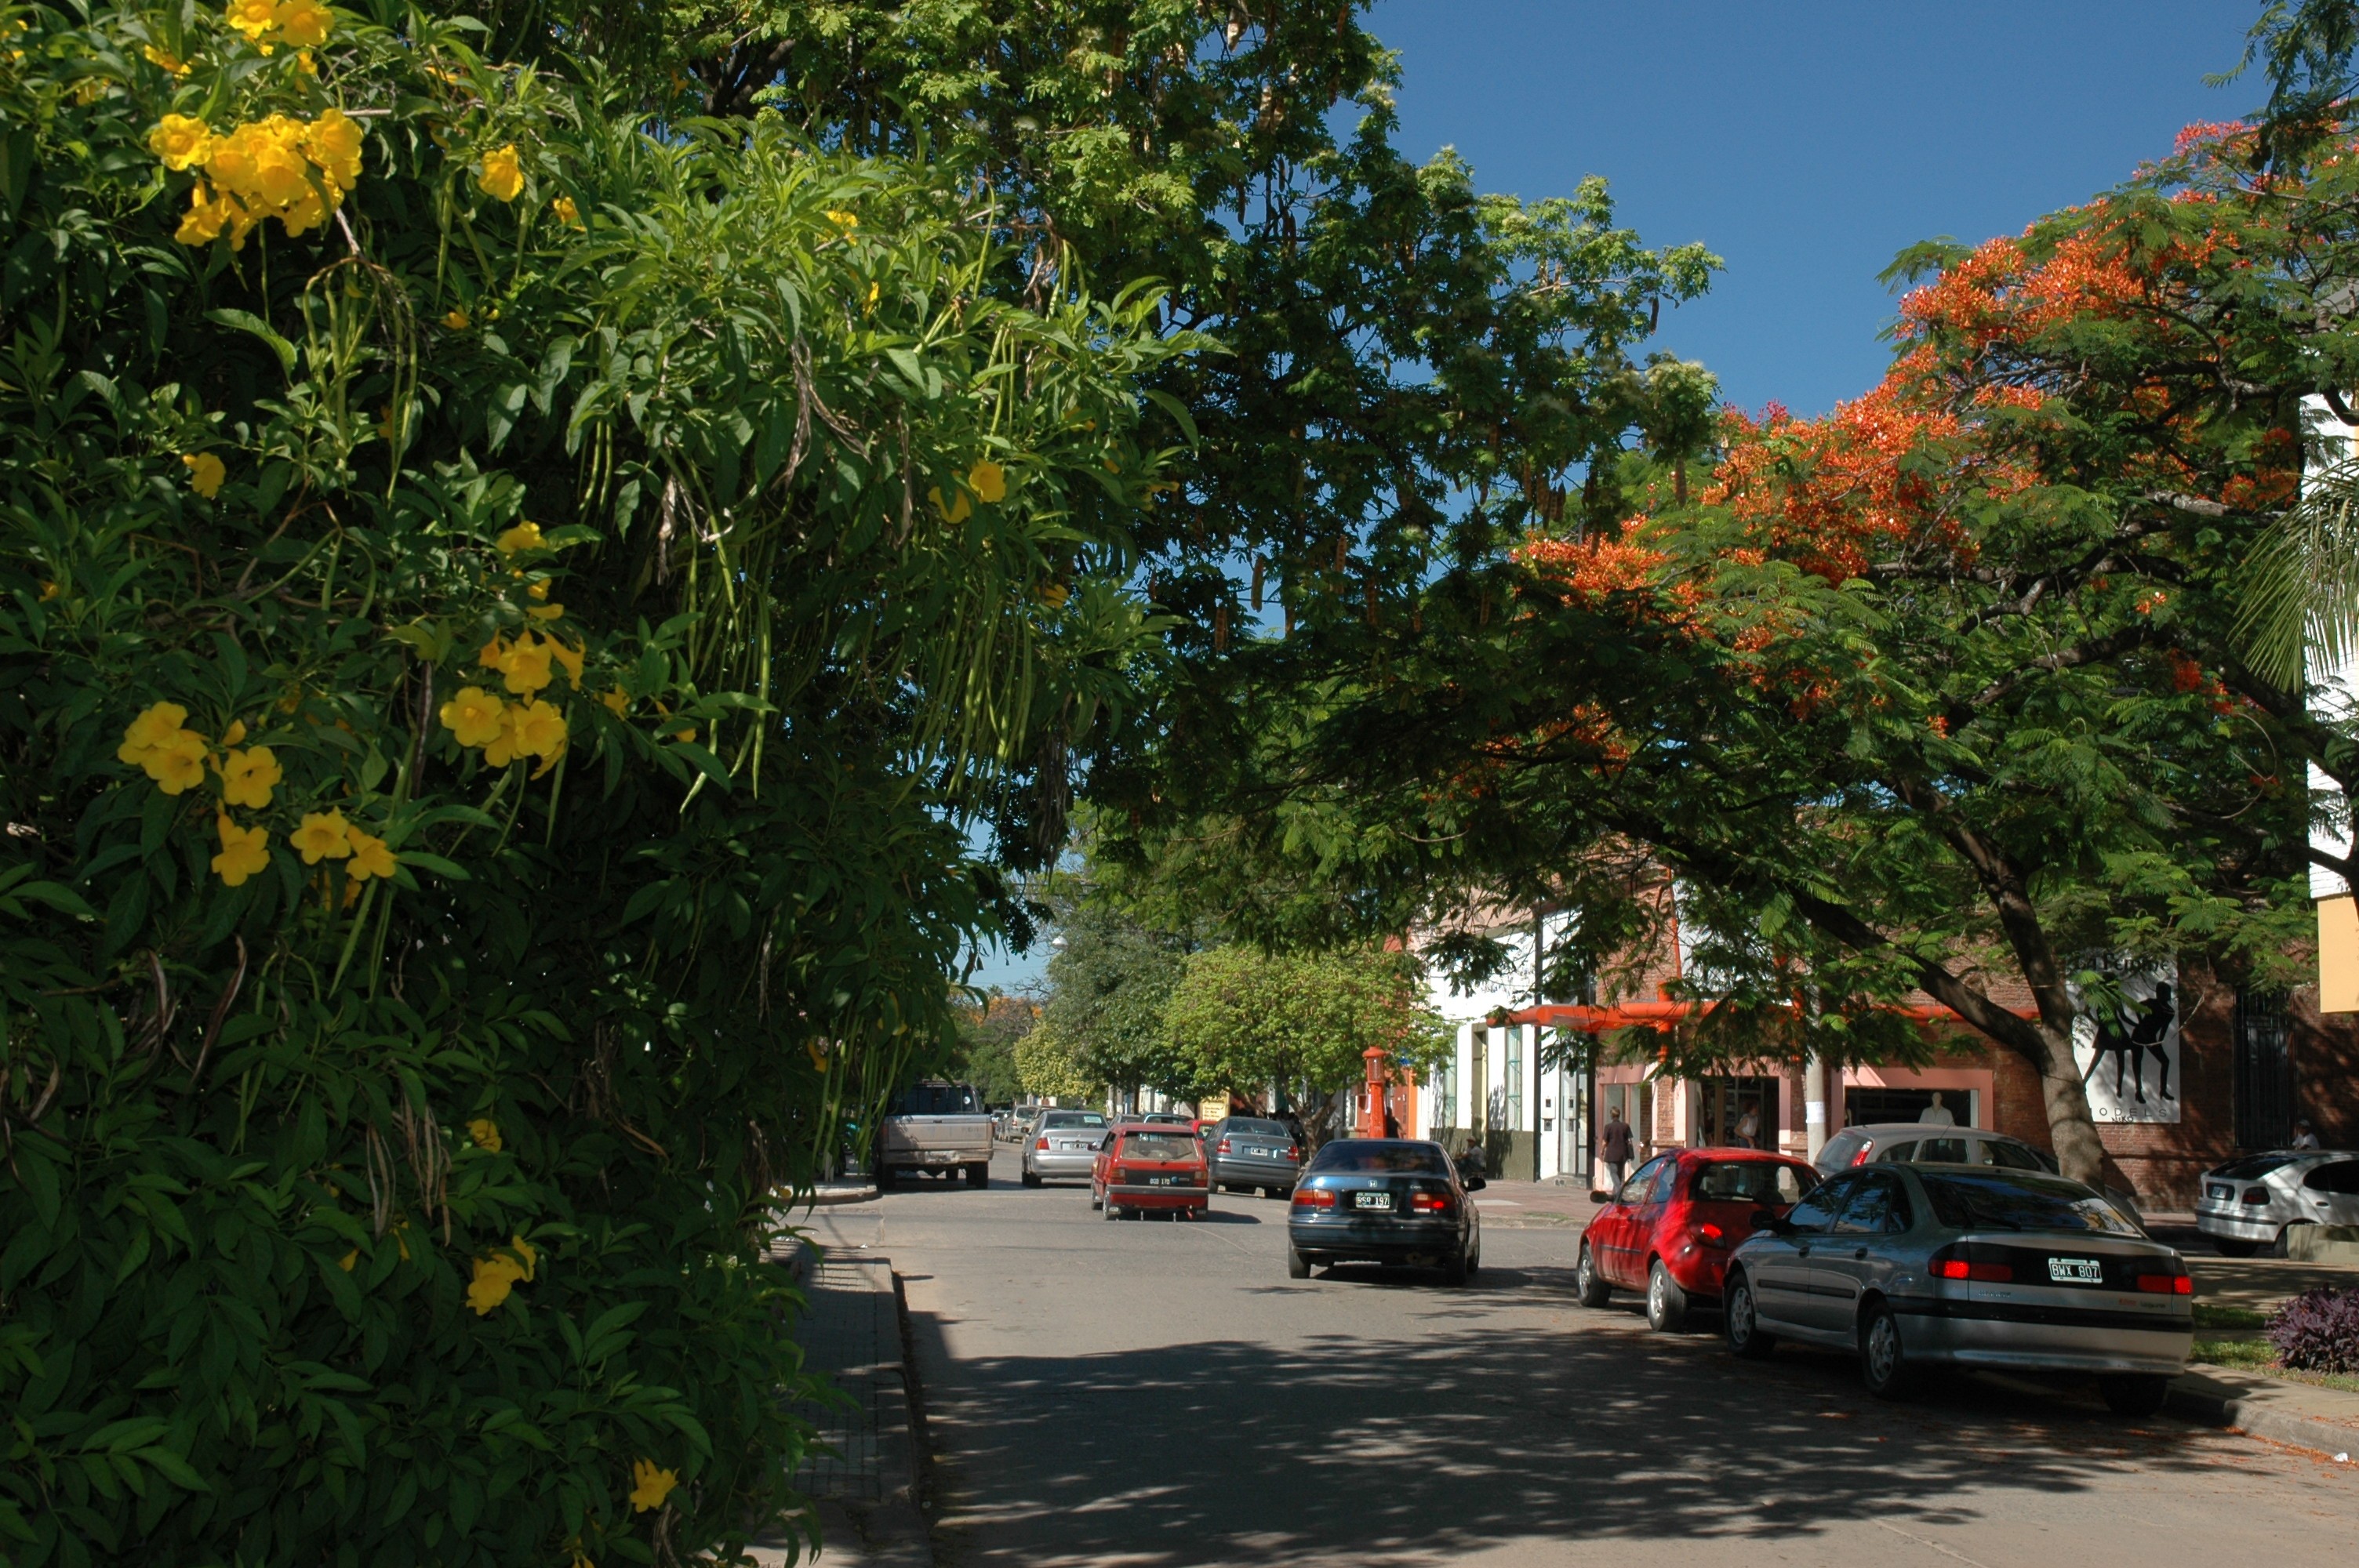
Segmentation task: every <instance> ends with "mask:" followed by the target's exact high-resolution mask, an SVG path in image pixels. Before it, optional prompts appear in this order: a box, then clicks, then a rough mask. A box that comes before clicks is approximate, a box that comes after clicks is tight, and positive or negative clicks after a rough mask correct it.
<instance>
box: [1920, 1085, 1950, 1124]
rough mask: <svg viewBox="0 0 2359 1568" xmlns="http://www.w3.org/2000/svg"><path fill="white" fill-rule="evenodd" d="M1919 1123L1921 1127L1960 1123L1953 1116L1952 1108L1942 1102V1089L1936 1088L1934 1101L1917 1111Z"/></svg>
mask: <svg viewBox="0 0 2359 1568" xmlns="http://www.w3.org/2000/svg"><path fill="white" fill-rule="evenodd" d="M1917 1125H1918V1126H1919V1127H1955V1126H1957V1125H1958V1119H1957V1118H1956V1117H1954V1116H1951V1114H1950V1108H1949V1107H1947V1106H1945V1105H1943V1104H1942V1103H1941V1091H1940V1090H1939V1089H1935V1090H1934V1091H1933V1103H1932V1104H1931V1105H1929V1106H1927V1107H1926V1108H1924V1109H1923V1110H1920V1111H1919V1112H1918V1113H1917Z"/></svg>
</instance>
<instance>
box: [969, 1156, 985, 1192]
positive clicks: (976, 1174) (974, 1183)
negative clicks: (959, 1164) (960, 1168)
mask: <svg viewBox="0 0 2359 1568" xmlns="http://www.w3.org/2000/svg"><path fill="white" fill-rule="evenodd" d="M966 1184H967V1185H968V1186H970V1187H987V1186H989V1185H991V1162H989V1161H988V1160H986V1161H984V1162H983V1163H982V1164H980V1165H969V1166H968V1167H967V1168H966Z"/></svg>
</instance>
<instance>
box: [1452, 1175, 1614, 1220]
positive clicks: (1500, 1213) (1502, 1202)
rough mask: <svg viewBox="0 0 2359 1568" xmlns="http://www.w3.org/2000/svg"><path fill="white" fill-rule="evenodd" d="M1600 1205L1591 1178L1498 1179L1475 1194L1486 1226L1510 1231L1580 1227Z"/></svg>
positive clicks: (1477, 1205)
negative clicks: (1592, 1197)
mask: <svg viewBox="0 0 2359 1568" xmlns="http://www.w3.org/2000/svg"><path fill="white" fill-rule="evenodd" d="M1599 1207H1600V1206H1599V1205H1597V1204H1595V1203H1593V1202H1591V1201H1590V1197H1589V1179H1588V1178H1587V1177H1586V1176H1568V1177H1565V1178H1563V1179H1561V1180H1559V1181H1548V1182H1508V1181H1495V1182H1493V1183H1491V1184H1489V1185H1488V1186H1485V1187H1484V1189H1483V1190H1482V1191H1481V1192H1479V1193H1476V1194H1475V1195H1474V1208H1475V1211H1476V1212H1477V1213H1479V1214H1480V1215H1481V1216H1482V1217H1483V1223H1484V1225H1491V1226H1500V1227H1506V1229H1509V1230H1579V1229H1581V1228H1582V1227H1584V1226H1586V1225H1588V1223H1589V1221H1590V1217H1592V1216H1593V1215H1594V1214H1596V1212H1597V1211H1598V1208H1599Z"/></svg>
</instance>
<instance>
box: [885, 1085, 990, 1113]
mask: <svg viewBox="0 0 2359 1568" xmlns="http://www.w3.org/2000/svg"><path fill="white" fill-rule="evenodd" d="M892 1114H893V1115H895V1116H980V1115H982V1114H983V1102H982V1101H981V1100H980V1099H978V1098H975V1092H974V1090H973V1089H972V1088H971V1087H968V1086H966V1085H965V1084H913V1085H911V1086H910V1087H908V1088H906V1089H904V1090H902V1091H901V1098H899V1099H897V1100H895V1101H894V1102H893V1109H892Z"/></svg>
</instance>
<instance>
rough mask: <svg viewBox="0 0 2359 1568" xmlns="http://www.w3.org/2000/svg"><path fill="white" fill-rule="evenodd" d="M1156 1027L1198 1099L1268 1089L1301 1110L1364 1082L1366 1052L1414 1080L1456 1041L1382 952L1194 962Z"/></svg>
mask: <svg viewBox="0 0 2359 1568" xmlns="http://www.w3.org/2000/svg"><path fill="white" fill-rule="evenodd" d="M1164 1029H1165V1033H1166V1037H1167V1038H1168V1039H1169V1043H1170V1048H1171V1052H1172V1054H1173V1055H1174V1056H1175V1057H1178V1058H1180V1059H1181V1060H1183V1061H1185V1062H1187V1063H1188V1064H1189V1065H1190V1071H1191V1072H1192V1074H1193V1079H1194V1083H1195V1085H1196V1086H1197V1087H1198V1090H1199V1092H1200V1093H1201V1092H1205V1091H1212V1092H1218V1091H1223V1090H1232V1091H1236V1092H1240V1093H1243V1094H1245V1095H1246V1096H1247V1097H1248V1098H1258V1097H1259V1096H1260V1095H1261V1094H1262V1093H1263V1092H1264V1091H1265V1090H1266V1089H1267V1088H1269V1087H1277V1088H1278V1089H1280V1090H1282V1091H1284V1093H1285V1094H1286V1095H1287V1097H1288V1098H1289V1099H1292V1100H1294V1101H1295V1102H1296V1103H1298V1104H1300V1103H1306V1102H1315V1101H1317V1100H1319V1099H1321V1098H1324V1097H1326V1096H1327V1095H1329V1094H1332V1093H1333V1092H1334V1091H1335V1090H1337V1089H1341V1088H1347V1087H1351V1086H1353V1085H1354V1084H1358V1083H1360V1082H1362V1081H1364V1075H1365V1063H1364V1059H1363V1053H1364V1052H1365V1051H1366V1050H1367V1049H1368V1047H1370V1046H1372V1045H1374V1046H1376V1047H1379V1048H1380V1049H1382V1050H1383V1051H1385V1052H1386V1054H1387V1056H1388V1057H1389V1058H1390V1064H1389V1065H1390V1068H1391V1069H1393V1070H1398V1071H1403V1072H1408V1073H1420V1074H1421V1073H1423V1072H1425V1071H1426V1070H1428V1069H1430V1067H1431V1066H1432V1065H1434V1064H1435V1063H1437V1062H1439V1061H1440V1060H1442V1059H1444V1058H1445V1057H1446V1056H1447V1055H1448V1054H1449V1051H1450V1047H1451V1040H1452V1036H1451V1030H1450V1027H1449V1025H1448V1024H1446V1023H1445V1022H1443V1021H1442V1020H1441V1018H1440V1015H1439V1014H1437V1013H1435V1012H1433V1011H1431V1010H1430V1009H1429V1008H1428V1007H1426V1006H1425V1005H1424V998H1423V993H1422V989H1421V986H1420V979H1419V975H1418V973H1417V970H1416V968H1415V966H1414V965H1413V964H1412V963H1411V961H1410V960H1409V959H1408V957H1406V956H1405V955H1403V954H1400V953H1397V952H1393V953H1388V952H1386V951H1383V950H1382V949H1378V948H1362V949H1353V950H1347V951H1343V952H1338V953H1321V954H1269V953H1264V952H1262V951H1260V950H1258V949H1256V948H1251V947H1240V946H1223V947H1213V948H1209V949H1207V950H1205V951H1202V952H1199V953H1194V954H1191V955H1190V956H1189V957H1188V960H1187V963H1186V967H1185V971H1184V973H1183V974H1182V975H1181V977H1180V982H1179V984H1178V985H1177V986H1176V987H1175V988H1173V990H1172V993H1171V997H1170V1000H1169V1002H1168V1003H1167V1005H1166V1008H1165V1011H1164Z"/></svg>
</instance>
